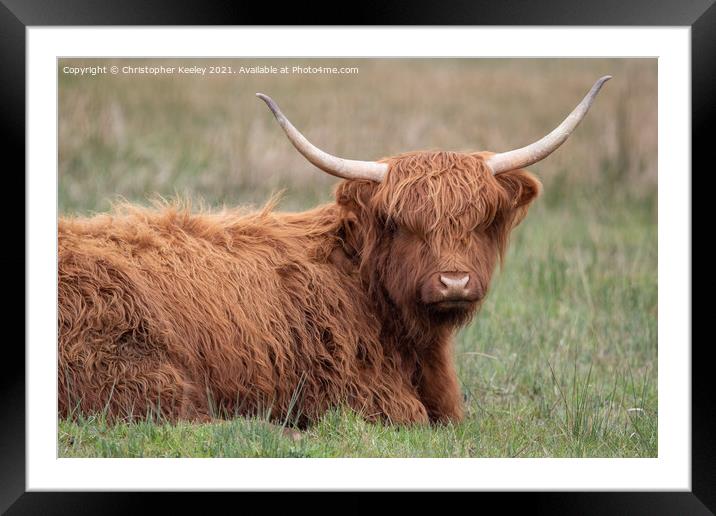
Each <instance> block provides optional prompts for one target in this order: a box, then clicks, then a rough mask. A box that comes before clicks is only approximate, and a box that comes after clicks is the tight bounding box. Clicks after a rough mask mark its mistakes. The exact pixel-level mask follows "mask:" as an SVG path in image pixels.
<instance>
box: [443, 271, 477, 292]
mask: <svg viewBox="0 0 716 516" xmlns="http://www.w3.org/2000/svg"><path fill="white" fill-rule="evenodd" d="M468 281H470V275H469V274H465V275H464V276H463V277H461V278H451V277H450V276H446V275H444V274H441V275H440V282H441V283H442V284H443V285H445V286H446V287H447V288H448V289H450V290H452V289H464V288H465V287H466V286H467V282H468Z"/></svg>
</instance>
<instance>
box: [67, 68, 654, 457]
mask: <svg viewBox="0 0 716 516" xmlns="http://www.w3.org/2000/svg"><path fill="white" fill-rule="evenodd" d="M557 61H559V60H553V61H544V60H543V61H541V62H538V61H537V60H526V61H507V60H486V61H474V62H469V63H468V64H464V63H460V62H457V61H452V60H451V61H445V62H443V64H442V65H440V66H442V68H440V67H438V66H436V65H435V64H434V63H433V62H428V63H426V62H424V61H414V62H408V61H400V62H396V61H392V62H381V61H375V62H359V64H360V66H361V75H360V76H359V77H352V78H345V77H342V78H330V79H329V78H321V79H319V78H315V77H304V78H301V77H289V78H284V79H281V81H278V82H277V79H276V78H263V79H262V78H257V77H246V78H242V81H244V82H239V88H235V86H236V84H235V83H232V82H230V81H228V82H227V81H226V80H225V79H224V78H219V79H212V80H211V81H209V80H208V79H206V80H205V81H204V82H202V83H200V84H199V83H197V80H194V79H192V80H186V81H178V80H172V79H170V78H152V79H151V80H150V79H141V80H140V79H136V78H135V79H133V82H132V83H131V84H129V83H128V82H127V81H128V79H111V78H95V79H91V80H90V79H84V80H80V79H77V78H63V77H62V76H60V181H59V192H58V195H59V197H58V199H59V204H60V212H61V213H89V212H91V211H94V210H100V211H101V210H104V209H107V207H108V206H109V201H110V200H112V199H114V198H116V196H118V195H121V196H124V197H126V198H128V199H130V200H132V201H135V202H146V198H147V197H149V196H151V195H152V194H154V193H159V194H161V195H164V196H171V195H172V194H174V193H175V192H177V191H179V192H187V193H188V194H189V195H190V196H191V197H192V198H194V199H201V198H203V199H204V200H206V201H207V202H208V203H209V204H212V205H216V206H218V205H221V204H222V203H227V204H239V203H244V202H251V203H253V204H261V203H262V202H263V201H265V200H266V199H267V198H268V197H269V196H270V193H271V192H272V191H275V190H278V189H282V188H286V189H287V192H286V194H285V197H284V201H283V202H282V205H281V207H282V209H303V208H307V207H310V206H313V205H315V204H316V203H317V202H319V201H326V200H329V199H330V197H331V194H330V190H331V186H332V185H333V184H334V183H335V181H334V180H333V179H332V178H330V177H328V176H326V175H324V174H320V173H318V172H316V171H315V170H314V169H312V168H311V167H310V166H309V165H307V164H305V163H304V162H303V160H302V159H301V158H300V157H297V156H296V154H295V151H293V149H292V148H291V146H290V145H289V144H287V142H286V141H285V139H284V137H283V135H282V133H280V131H279V129H278V127H277V126H275V123H274V121H273V120H272V119H271V117H270V116H269V115H268V113H266V112H265V107H264V106H261V105H258V104H255V102H256V101H255V99H254V98H253V91H262V90H264V91H266V92H267V93H270V94H272V95H274V96H275V98H276V99H277V100H279V102H280V103H281V104H282V106H283V107H285V111H286V112H287V114H289V116H292V115H295V116H294V118H295V120H294V121H295V122H296V125H297V126H298V127H299V128H300V129H302V130H305V131H306V133H307V134H309V135H310V137H311V138H312V139H314V140H315V142H316V143H317V144H319V145H321V146H322V147H324V148H326V150H329V151H334V152H336V153H338V154H344V155H346V156H347V157H357V158H362V157H366V158H370V157H378V156H380V155H383V154H392V153H396V152H400V151H403V150H410V149H414V148H421V147H428V148H434V147H440V148H449V149H460V148H469V147H470V146H472V147H473V148H475V150H478V149H481V148H494V150H502V146H504V145H506V142H507V140H509V141H511V142H513V143H514V144H516V145H521V144H524V143H527V141H529V140H530V139H531V138H533V137H534V136H535V135H540V134H541V133H542V132H544V129H545V128H551V125H553V123H554V122H556V121H557V119H558V118H559V117H560V116H562V115H563V114H564V113H565V111H566V110H568V109H570V108H571V107H572V106H573V104H574V101H575V100H576V99H578V98H579V97H580V96H581V95H582V94H583V93H584V92H585V91H586V89H587V88H588V86H590V85H591V81H592V80H593V79H594V78H596V77H598V76H599V75H603V74H604V73H612V74H613V75H614V76H615V79H614V80H613V81H611V82H610V83H608V84H607V85H606V87H605V91H604V93H603V94H602V95H601V96H600V98H598V99H597V102H596V103H595V106H594V107H593V110H592V112H590V114H589V115H588V117H587V119H586V120H585V122H584V123H583V124H582V125H581V126H580V127H579V129H578V130H577V132H576V133H575V135H574V136H573V137H572V138H570V140H569V142H567V144H566V145H565V146H564V147H563V149H560V151H558V152H557V153H556V154H555V155H554V156H553V157H550V158H549V160H547V161H546V162H545V163H543V164H540V165H538V166H535V167H534V168H533V171H534V172H536V173H537V174H538V175H539V176H540V177H541V179H542V181H543V183H544V194H543V196H542V197H541V198H540V199H538V200H537V202H536V203H535V205H534V207H533V208H532V209H531V211H530V213H529V215H528V216H527V218H526V219H525V221H524V222H523V224H522V225H521V226H520V227H519V228H517V230H516V231H515V232H514V234H513V238H512V243H511V246H510V250H509V253H508V255H507V257H506V260H505V264H504V269H503V270H501V271H498V273H496V277H495V279H494V281H493V284H492V287H491V292H490V294H489V296H488V299H487V301H486V303H485V305H484V307H483V309H482V311H481V312H480V313H479V314H478V315H477V316H476V317H475V319H474V320H473V322H472V323H471V324H470V325H469V326H467V327H465V328H464V329H462V330H461V331H460V332H459V334H458V335H457V338H456V345H455V360H456V362H457V369H458V375H459V378H460V381H461V383H462V387H463V392H464V394H465V406H466V417H465V420H464V421H463V422H461V423H460V424H457V425H447V426H439V427H435V426H433V427H411V428H405V427H391V426H386V425H382V424H369V423H366V422H365V421H363V420H362V419H360V418H359V417H357V416H356V415H355V414H352V413H351V412H350V411H347V410H344V409H339V408H337V409H335V410H334V411H331V412H329V413H328V414H326V415H325V417H323V419H321V421H319V422H318V423H317V424H316V425H314V426H312V427H310V428H309V429H307V430H305V431H303V432H302V434H301V435H302V437H301V438H300V439H298V440H295V439H292V438H290V437H287V436H285V435H284V434H283V433H282V431H281V429H280V428H277V427H276V426H272V425H268V424H266V422H264V421H261V420H258V419H252V420H248V419H241V418H239V419H236V420H232V421H223V422H215V423H211V424H190V423H186V422H182V423H177V424H168V423H163V422H156V421H150V420H147V421H144V422H139V423H132V424H123V423H120V424H115V425H108V424H107V423H106V421H105V420H104V418H103V417H102V415H101V414H100V415H95V416H85V417H81V418H80V419H78V420H76V421H69V420H65V421H60V422H59V433H58V446H59V448H58V453H59V456H61V457H428V456H429V457H655V456H657V455H658V440H657V427H658V410H657V400H658V399H657V377H658V371H657V223H656V222H657V202H656V198H657V197H656V194H657V190H656V129H655V127H656V126H655V119H654V118H653V117H655V113H656V111H655V106H656V104H655V102H656V87H655V84H656V82H655V80H656V74H655V72H656V65H655V62H648V61H647V60H621V61H615V60H584V61H577V60H568V61H564V62H560V63H557ZM302 62H305V63H308V60H302ZM545 63H546V64H545ZM344 64H346V63H342V64H341V65H344ZM347 64H348V65H351V64H352V63H347ZM62 65H63V63H60V66H62ZM439 70H443V71H444V72H445V73H436V72H438V71H439ZM448 72H449V73H448ZM523 73H528V74H529V75H530V78H531V82H530V83H529V86H528V85H527V84H526V83H524V82H520V81H519V80H517V79H519V76H520V74H523ZM565 77H569V80H565ZM620 78H621V80H622V82H619V80H620ZM207 81H208V82H207ZM212 81H213V82H212ZM262 81H263V82H262ZM271 81H273V82H271ZM374 83H380V84H381V85H382V86H381V88H377V89H373V88H372V87H371V88H369V86H370V85H372V84H374ZM625 83H626V84H625ZM470 85H474V88H472V87H471V88H468V87H467V86H470ZM128 86H131V87H128ZM478 86H479V88H478ZM366 88H368V89H370V91H374V97H373V98H372V99H371V100H370V101H369V100H367V98H366V95H365V91H367V90H366ZM557 88H559V89H560V91H563V90H564V91H565V93H564V94H560V95H553V94H552V92H553V91H554V90H555V89H557ZM160 90H161V92H162V94H161V95H157V92H158V91H160ZM478 90H479V92H480V102H476V101H475V98H474V93H473V92H474V91H478ZM337 92H338V93H337ZM566 92H568V94H567V93H566ZM566 97H569V98H566ZM572 97H573V98H572ZM565 98H566V99H565ZM336 99H340V103H341V105H340V106H338V105H337V104H336V102H338V100H336ZM426 99H430V102H428V101H427V100H426ZM511 99H514V102H512V100H511ZM525 103H527V105H528V106H531V107H530V110H529V113H530V114H531V116H530V117H524V113H525V112H526V111H525V108H526V107H527V105H526V104H525ZM496 106H500V107H502V108H503V109H502V111H499V110H497V108H496ZM224 108H226V109H224ZM339 108H340V109H339ZM381 110H382V111H384V112H389V113H390V114H391V117H390V120H384V122H385V123H382V122H381V123H377V119H374V118H372V117H373V116H374V115H375V114H376V113H380V112H381ZM520 116H522V119H520ZM384 118H385V117H384ZM471 119H474V120H479V121H481V122H483V123H484V122H485V121H487V120H491V121H493V122H495V125H494V127H485V126H484V125H480V124H476V125H470V124H467V123H466V121H467V120H471ZM497 122H499V123H497ZM401 123H402V124H404V125H401ZM340 124H343V126H342V127H343V129H342V130H340V131H332V130H331V128H332V127H337V126H339V125H340ZM349 134H357V137H355V138H350V137H349ZM473 141H481V142H487V143H485V145H484V146H482V145H471V144H470V142H473ZM576 164H578V166H577V165H576Z"/></svg>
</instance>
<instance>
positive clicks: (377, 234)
mask: <svg viewBox="0 0 716 516" xmlns="http://www.w3.org/2000/svg"><path fill="white" fill-rule="evenodd" d="M608 79H610V77H609V76H606V77H602V78H601V79H599V80H598V81H597V82H596V83H595V84H594V86H593V87H592V89H591V90H590V91H589V93H588V94H587V95H586V97H584V99H583V100H582V102H580V103H579V105H578V106H577V107H576V108H575V109H574V111H572V113H571V114H570V115H569V116H568V117H567V118H566V119H565V120H564V121H563V122H562V123H561V124H560V125H559V127H557V128H556V129H555V130H554V131H552V132H551V133H549V134H548V135H547V136H545V137H544V138H542V139H541V140H539V141H537V142H535V143H533V144H531V145H528V146H526V147H522V148H520V149H516V150H512V151H509V152H504V153H499V154H496V153H490V152H475V153H458V152H439V151H422V152H411V153H407V154H403V155H399V156H395V157H391V158H385V159H383V160H380V161H356V160H348V159H342V158H338V157H335V156H332V155H330V154H327V153H325V152H323V151H322V150H320V149H318V148H317V147H315V146H314V145H312V144H311V143H310V142H309V141H308V140H307V139H306V138H305V137H304V136H303V135H302V134H301V133H300V132H298V130H296V128H295V127H293V125H292V124H291V122H289V121H288V119H287V118H286V117H285V116H284V115H283V113H281V111H280V110H279V108H278V106H277V105H276V103H275V102H273V100H271V99H270V98H269V97H267V96H265V95H263V94H257V95H258V96H259V97H260V98H261V99H262V100H264V101H265V102H266V104H268V106H269V108H270V109H271V111H272V112H273V114H274V115H275V116H276V119H277V120H278V122H279V124H280V125H281V127H282V128H283V130H284V131H285V132H286V134H287V135H288V137H289V139H290V140H291V142H292V143H293V145H294V146H295V147H296V149H298V151H299V152H300V153H301V154H303V155H304V156H305V157H306V158H307V159H308V160H309V161H310V162H311V163H313V164H314V165H316V166H317V167H318V168H320V169H322V170H324V171H325V172H328V173H329V174H332V175H334V176H337V177H341V178H343V179H345V181H343V182H342V183H340V184H339V185H338V188H337V191H336V200H337V202H338V204H339V205H340V206H341V207H342V208H343V228H344V240H345V249H346V252H347V253H348V255H349V256H350V257H351V258H352V259H353V260H354V262H355V263H356V264H357V266H358V267H359V268H360V271H361V274H362V275H363V277H364V278H365V279H366V281H367V283H368V285H369V287H370V288H371V290H372V291H373V293H374V294H378V295H379V296H382V297H383V298H386V299H387V300H388V301H389V302H390V304H391V305H392V306H394V307H395V308H397V309H398V310H400V311H401V312H402V316H403V317H402V319H403V320H404V321H409V322H415V324H416V325H419V324H420V322H427V323H429V324H430V325H431V326H435V325H439V326H443V325H451V326H454V325H457V324H461V323H464V322H465V321H467V320H468V319H469V317H470V316H471V315H472V314H473V313H474V312H475V309H476V308H477V307H478V306H479V305H480V302H481V301H482V299H483V298H484V297H485V294H486V292H487V289H488V287H489V284H490V279H491V277H492V272H493V270H494V268H495V264H496V263H497V261H498V260H499V259H500V258H501V256H502V254H503V252H504V250H505V247H506V243H507V239H508V236H509V233H510V231H511V230H512V228H514V227H515V226H516V225H517V224H518V223H519V222H520V221H521V220H522V218H523V217H524V216H525V214H526V211H527V208H528V207H529V205H530V203H531V202H532V201H533V200H534V199H535V198H536V197H537V195H538V194H539V192H540V189H541V184H540V182H539V180H538V179H537V178H536V177H534V176H533V175H532V174H530V173H529V172H527V171H526V170H524V167H527V166H529V165H531V164H533V163H536V162H538V161H540V160H542V159H544V158H545V157H547V156H548V155H549V154H551V153H552V152H553V151H554V150H556V149H557V148H558V147H559V146H560V145H561V144H562V143H563V142H564V141H565V140H566V139H567V137H568V136H569V135H570V134H571V132H572V131H573V130H574V129H575V128H576V126H577V125H578V124H579V122H580V121H581V120H582V119H583V118H584V116H585V114H586V112H587V110H588V109H589V106H590V105H591V104H592V102H593V100H594V98H595V97H596V95H597V93H598V91H599V89H600V88H601V86H602V85H603V84H604V82H606V81H607V80H608ZM416 329H417V328H416Z"/></svg>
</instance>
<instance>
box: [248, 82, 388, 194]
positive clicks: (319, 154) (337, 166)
mask: <svg viewBox="0 0 716 516" xmlns="http://www.w3.org/2000/svg"><path fill="white" fill-rule="evenodd" d="M256 96H257V97H258V98H260V99H261V100H263V101H264V102H265V103H266V105H267V106H268V107H269V109H270V110H271V112H272V113H273V115H274V116H275V117H276V120H277V121H278V123H279V125H280V126H281V128H282V129H283V131H284V132H285V133H286V136H288V139H289V140H291V143H292V144H293V146H294V147H296V150H298V152H300V153H301V154H303V156H304V157H305V158H306V159H307V160H308V161H310V162H311V163H313V164H314V165H316V166H317V167H318V168H320V169H321V170H323V171H324V172H328V173H329V174H331V175H332V176H336V177H342V178H343V179H368V180H370V181H376V182H378V183H380V182H381V181H382V180H383V178H384V177H385V174H386V173H387V172H388V165H387V164H386V163H378V162H376V161H358V160H353V159H343V158H338V157H336V156H332V155H330V154H328V153H327V152H323V151H322V150H321V149H319V148H318V147H316V146H315V145H313V144H312V143H311V142H309V141H308V140H307V139H306V137H305V136H303V135H302V134H301V133H300V132H299V131H298V129H296V128H295V127H294V126H293V124H291V122H289V120H288V118H286V117H285V116H284V114H283V113H282V112H281V110H280V109H279V107H278V105H277V104H276V103H275V102H274V101H273V99H272V98H271V97H269V96H268V95H264V94H263V93H257V94H256Z"/></svg>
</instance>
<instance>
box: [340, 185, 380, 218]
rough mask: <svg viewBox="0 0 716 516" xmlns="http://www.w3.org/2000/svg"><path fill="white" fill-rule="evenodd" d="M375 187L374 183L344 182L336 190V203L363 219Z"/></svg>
mask: <svg viewBox="0 0 716 516" xmlns="http://www.w3.org/2000/svg"><path fill="white" fill-rule="evenodd" d="M375 187H376V183H374V182H373V181H361V180H350V181H342V182H341V183H339V184H338V187H337V188H336V202H337V203H338V204H339V205H341V206H343V207H344V208H346V209H347V210H348V211H350V212H352V213H354V214H355V215H357V216H358V217H361V216H362V215H363V213H364V212H365V211H366V210H367V208H368V205H369V203H370V198H371V197H372V196H373V192H374V191H375Z"/></svg>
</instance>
